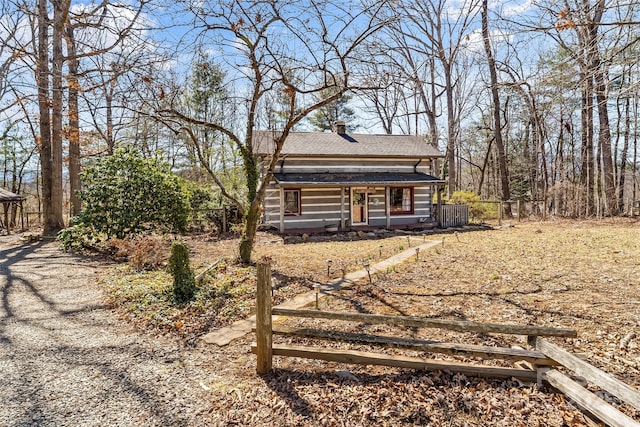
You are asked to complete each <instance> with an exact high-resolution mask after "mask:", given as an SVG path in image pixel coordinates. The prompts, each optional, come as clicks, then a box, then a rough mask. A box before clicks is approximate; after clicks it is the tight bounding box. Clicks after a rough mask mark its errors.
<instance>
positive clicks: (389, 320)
mask: <svg viewBox="0 0 640 427" xmlns="http://www.w3.org/2000/svg"><path fill="white" fill-rule="evenodd" d="M257 275H258V277H257V279H258V280H257V283H258V285H257V290H256V299H257V301H256V327H255V333H256V342H255V343H253V344H252V345H251V351H252V352H253V353H255V354H256V357H257V372H258V373H259V374H267V373H269V372H270V371H271V367H272V359H273V356H284V357H299V358H306V359H316V360H325V361H331V362H339V363H350V364H361V365H382V366H391V367H397V368H408V369H416V370H447V371H450V372H457V373H462V374H465V375H470V376H478V377H487V378H498V379H510V378H516V379H518V380H520V381H524V382H537V383H539V384H540V383H542V382H543V381H544V382H546V383H548V384H550V385H551V386H553V387H554V388H556V389H557V390H559V391H560V392H562V393H564V394H565V395H566V396H567V397H568V398H570V399H571V400H572V401H574V402H575V403H576V404H577V405H578V406H579V407H581V408H582V409H584V410H586V411H587V412H589V413H590V414H592V415H594V416H596V417H597V418H598V419H600V420H601V421H603V422H605V423H606V424H608V425H610V426H616V427H617V426H620V427H623V426H625V427H627V426H636V427H640V423H638V422H637V421H635V420H634V419H632V418H631V417H629V416H627V415H625V414H624V413H622V412H621V411H619V410H618V409H616V408H615V407H614V406H612V405H610V404H609V403H607V402H606V401H605V400H603V399H601V398H600V397H598V396H597V395H596V394H594V393H592V392H591V391H589V390H588V389H586V388H585V387H583V386H582V385H581V384H580V383H578V382H576V381H575V380H574V378H575V377H576V376H577V377H580V379H582V380H585V381H587V382H588V383H590V384H592V385H594V386H597V387H599V388H600V389H602V390H604V391H606V392H607V393H609V394H610V395H613V396H615V397H617V398H618V399H620V400H621V401H622V402H625V403H627V404H629V405H631V406H633V407H634V408H635V409H638V410H640V391H638V390H636V389H635V388H633V387H631V386H629V385H627V384H626V383H624V382H622V381H620V380H618V379H616V378H614V377H613V376H611V375H609V374H607V373H606V372H604V371H602V370H600V369H598V368H596V367H594V366H592V365H590V364H588V363H587V362H585V361H583V360H582V359H580V358H578V357H576V356H575V355H573V354H571V353H569V352H567V351H565V350H563V349H562V348H560V347H559V346H557V345H555V344H553V343H551V342H549V341H548V340H545V339H544V338H542V337H548V336H551V337H576V336H577V333H576V331H575V330H573V329H561V328H549V327H541V326H524V325H515V324H497V323H478V322H470V321H461V320H449V319H434V318H426V317H416V316H389V315H377V314H362V313H344V312H331V311H322V310H294V309H285V308H278V307H272V304H271V298H272V294H271V289H272V288H271V267H270V264H268V263H259V264H258V266H257ZM273 316H288V317H303V318H312V319H329V320H341V321H351V322H359V323H366V324H385V325H396V326H405V327H419V328H438V329H445V330H452V331H458V332H475V333H499V334H511V335H524V336H527V342H528V343H529V345H530V347H531V349H528V350H527V349H523V348H510V347H491V346H481V345H471V344H463V343H447V342H438V341H431V340H417V339H408V338H398V337H388V336H380V335H369V334H359V333H351V332H343V331H335V330H326V329H315V328H291V327H286V326H283V325H274V324H273ZM273 335H282V336H295V337H304V338H312V339H317V340H334V341H345V342H352V343H360V344H371V345H383V346H387V347H394V348H402V349H409V350H416V351H423V352H428V353H440V354H449V355H455V356H464V357H475V358H481V359H487V360H491V359H501V360H506V361H511V362H513V363H514V364H515V363H517V364H519V365H520V366H518V365H515V366H514V367H499V366H488V365H482V364H479V363H462V362H454V361H444V360H433V359H424V358H418V357H410V356H403V355H389V354H382V353H374V352H364V351H356V350H345V349H336V348H322V347H310V346H292V345H281V344H274V343H273ZM523 366H525V367H523ZM565 371H568V372H572V373H573V375H571V374H568V373H564V372H565Z"/></svg>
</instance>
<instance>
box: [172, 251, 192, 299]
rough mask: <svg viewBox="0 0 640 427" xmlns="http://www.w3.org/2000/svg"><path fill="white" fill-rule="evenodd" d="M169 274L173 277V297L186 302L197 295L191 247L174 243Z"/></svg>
mask: <svg viewBox="0 0 640 427" xmlns="http://www.w3.org/2000/svg"><path fill="white" fill-rule="evenodd" d="M169 273H171V275H172V276H173V297H174V299H175V300H176V301H177V302H186V301H189V300H191V299H192V298H193V296H194V295H195V293H196V279H195V277H194V275H193V270H192V269H191V266H190V265H189V247H187V245H186V244H184V243H183V242H173V244H172V245H171V256H170V257H169Z"/></svg>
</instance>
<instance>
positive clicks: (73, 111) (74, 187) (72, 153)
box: [66, 27, 81, 217]
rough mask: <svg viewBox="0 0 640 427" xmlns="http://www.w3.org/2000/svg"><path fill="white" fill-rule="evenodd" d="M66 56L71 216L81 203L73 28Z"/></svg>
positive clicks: (77, 83)
mask: <svg viewBox="0 0 640 427" xmlns="http://www.w3.org/2000/svg"><path fill="white" fill-rule="evenodd" d="M66 40H67V55H68V57H69V77H68V78H67V81H68V84H69V113H68V114H69V132H68V139H69V191H70V194H69V201H70V203H71V216H72V217H73V216H76V215H78V214H79V213H80V208H81V202H80V198H79V197H78V192H79V191H80V185H81V184H80V122H79V119H78V91H79V89H80V83H79V82H78V59H77V58H76V45H75V36H74V33H73V27H69V28H68V29H67V38H66Z"/></svg>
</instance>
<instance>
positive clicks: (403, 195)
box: [389, 187, 413, 215]
mask: <svg viewBox="0 0 640 427" xmlns="http://www.w3.org/2000/svg"><path fill="white" fill-rule="evenodd" d="M389 190H390V191H389V198H390V200H389V205H390V207H391V214H392V215H401V214H412V213H413V188H411V187H391V188H390V189H389Z"/></svg>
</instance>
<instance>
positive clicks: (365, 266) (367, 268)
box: [364, 262, 373, 283]
mask: <svg viewBox="0 0 640 427" xmlns="http://www.w3.org/2000/svg"><path fill="white" fill-rule="evenodd" d="M364 269H365V270H367V276H369V283H373V281H372V280H371V272H370V271H369V263H368V262H365V263H364Z"/></svg>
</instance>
